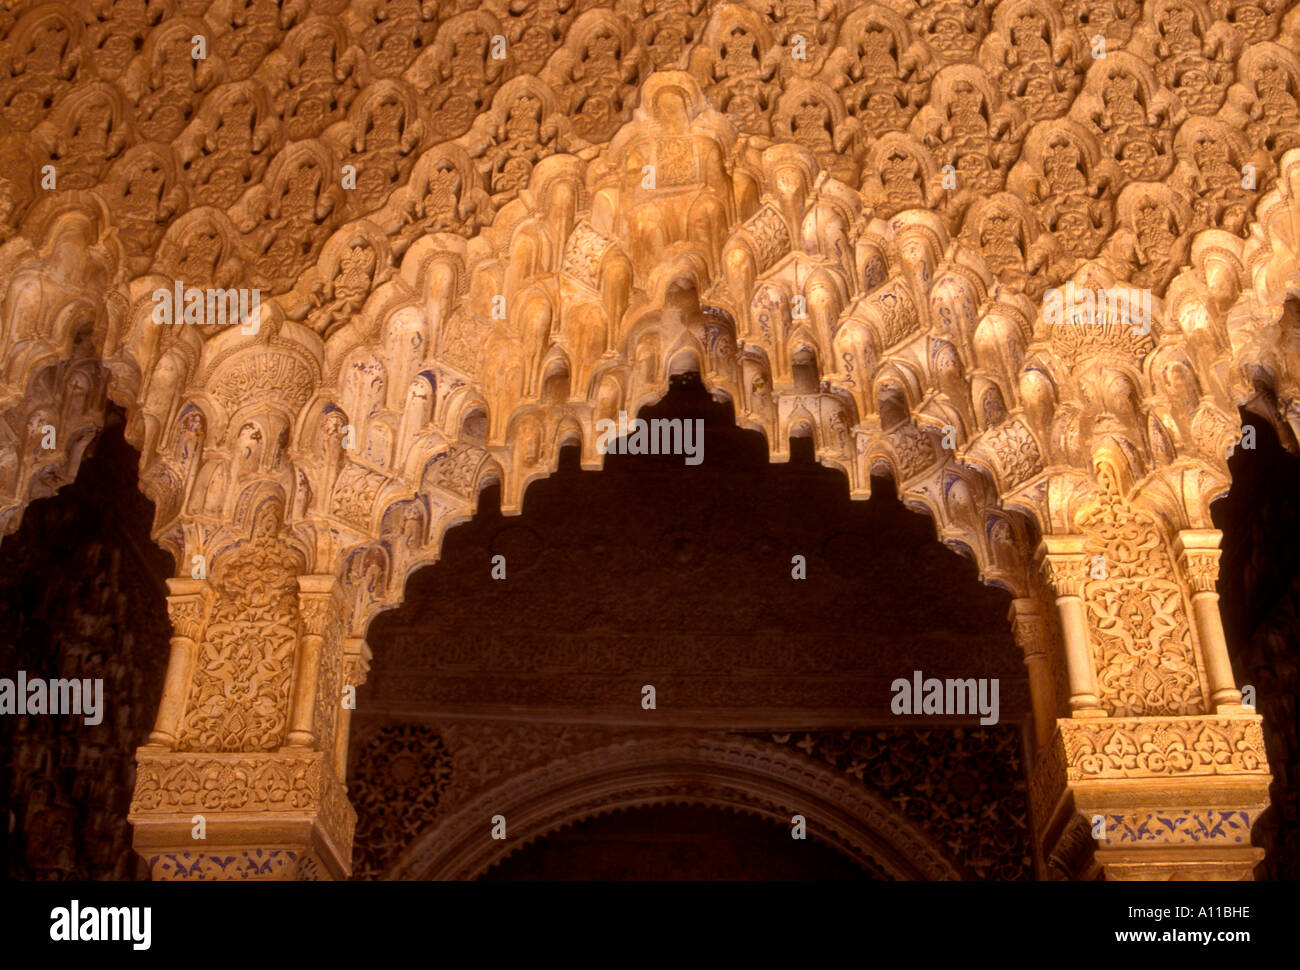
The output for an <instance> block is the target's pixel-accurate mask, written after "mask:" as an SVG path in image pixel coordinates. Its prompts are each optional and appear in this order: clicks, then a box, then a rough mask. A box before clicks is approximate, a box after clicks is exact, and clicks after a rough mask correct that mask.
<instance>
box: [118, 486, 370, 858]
mask: <svg viewBox="0 0 1300 970" xmlns="http://www.w3.org/2000/svg"><path fill="white" fill-rule="evenodd" d="M305 561H306V557H305V555H304V554H303V552H302V551H301V550H300V549H299V548H298V547H297V546H296V545H295V544H294V542H293V541H292V540H291V539H290V538H289V537H288V536H287V535H284V534H282V533H281V529H280V523H279V518H278V510H272V511H270V512H263V513H259V516H258V518H257V520H256V522H255V524H254V526H253V535H252V536H251V538H249V539H248V540H243V541H240V542H237V543H235V544H233V546H232V547H230V548H228V549H227V550H225V551H223V552H221V553H219V554H218V556H217V558H216V559H215V560H214V564H213V566H212V569H211V579H212V585H211V587H210V588H208V586H207V584H206V583H204V582H202V581H197V580H193V581H192V580H172V581H171V589H172V595H171V597H170V598H169V604H170V606H171V614H172V622H173V624H174V627H175V636H174V637H173V638H172V653H171V661H170V663H169V667H168V671H167V680H166V690H165V694H164V698H163V703H162V705H161V706H160V709H159V714H158V721H157V725H156V727H155V730H154V731H153V733H152V734H151V735H150V736H149V743H148V744H146V745H145V746H143V747H142V748H140V749H139V751H138V752H137V756H136V762H137V774H136V789H135V796H134V798H133V800H132V805H131V812H130V816H129V817H130V821H131V822H132V824H133V826H134V829H135V836H134V845H135V848H136V851H137V852H139V853H140V854H141V855H142V856H143V857H144V858H145V859H146V861H147V862H148V864H149V870H150V873H151V875H152V877H153V878H154V879H164V880H176V879H185V880H195V879H199V880H204V879H259V880H262V879H318V878H346V877H347V876H348V875H349V874H350V871H351V861H350V857H351V850H352V833H353V829H354V827H355V823H356V815H355V813H354V812H353V810H352V807H351V806H350V805H349V804H348V800H347V795H346V789H345V786H344V784H343V776H342V767H341V761H340V756H339V752H340V750H342V749H343V748H344V746H345V745H346V740H345V739H344V738H343V737H340V734H345V732H346V720H345V718H340V716H339V712H340V711H341V710H342V709H343V705H342V700H341V698H342V693H343V692H342V686H343V680H344V666H345V647H344V636H343V634H344V630H345V607H344V603H343V598H342V596H341V594H340V591H339V584H338V581H337V579H336V578H335V577H334V576H332V575H324V576H322V575H311V574H304V570H303V566H304V563H305ZM362 647H363V648H364V644H363V645H362ZM354 652H355V650H354Z"/></svg>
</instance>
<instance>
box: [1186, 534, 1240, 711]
mask: <svg viewBox="0 0 1300 970" xmlns="http://www.w3.org/2000/svg"><path fill="white" fill-rule="evenodd" d="M1222 538H1223V533H1222V532H1220V531H1219V530H1218V529H1184V530H1183V531H1181V532H1179V533H1178V537H1177V539H1176V540H1175V542H1174V550H1175V552H1177V554H1178V565H1179V567H1180V568H1181V569H1182V572H1183V578H1184V580H1185V581H1186V583H1187V586H1188V589H1189V591H1190V593H1191V600H1192V614H1193V617H1194V618H1195V622H1196V638H1197V640H1198V641H1199V643H1200V648H1201V659H1202V661H1203V662H1204V664H1205V676H1206V687H1207V688H1208V690H1209V693H1210V702H1211V704H1213V705H1214V709H1215V711H1216V712H1218V713H1220V714H1235V713H1240V712H1243V711H1246V710H1248V708H1246V707H1243V706H1242V703H1241V691H1239V690H1238V689H1237V683H1236V680H1235V679H1234V678H1233V675H1232V661H1231V660H1230V659H1229V658H1228V641H1227V638H1226V637H1224V635H1223V619H1222V617H1220V616H1219V593H1218V590H1217V588H1216V586H1217V583H1218V580H1219V541H1220V540H1221V539H1222Z"/></svg>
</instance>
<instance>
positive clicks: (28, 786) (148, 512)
mask: <svg viewBox="0 0 1300 970" xmlns="http://www.w3.org/2000/svg"><path fill="white" fill-rule="evenodd" d="M123 425H124V420H123V415H122V412H121V410H120V409H116V408H110V409H109V411H108V413H107V415H106V421H105V427H104V430H103V431H102V432H101V433H100V435H99V436H98V437H97V439H96V440H95V442H94V443H93V444H92V445H91V446H90V448H89V449H88V451H87V453H86V454H85V455H84V456H83V458H82V462H81V467H80V469H79V471H78V472H77V478H76V480H75V481H74V482H73V483H72V484H70V485H68V486H65V487H64V488H63V489H61V490H60V491H59V492H58V494H56V495H54V496H52V497H50V498H45V499H39V500H37V501H35V502H33V503H32V504H31V505H30V506H29V507H28V508H27V510H26V511H25V513H24V514H23V519H22V523H21V525H20V526H19V528H18V531H17V532H16V533H15V534H13V535H10V536H6V537H5V539H4V542H3V545H2V546H0V676H3V677H7V678H12V679H15V680H16V679H17V675H18V672H19V671H24V672H25V673H26V675H27V677H29V678H41V679H46V680H50V679H55V678H59V679H67V678H78V679H89V680H91V681H94V680H96V679H100V680H102V681H103V687H102V703H101V707H100V710H99V712H98V714H97V715H96V716H97V717H98V718H99V723H97V724H90V723H87V718H86V717H85V716H81V717H78V716H76V715H53V714H45V715H36V714H28V715H25V716H17V715H11V716H5V717H0V799H2V802H0V809H2V810H3V811H2V817H3V820H4V822H3V832H0V859H2V860H3V865H4V867H5V871H6V872H7V873H8V875H9V876H10V877H12V878H15V879H53V880H62V879H145V878H148V874H147V871H146V870H145V869H144V866H143V863H142V862H141V861H140V860H138V859H137V858H136V856H135V853H134V851H132V849H131V828H130V826H129V825H128V824H127V821H126V815H127V809H128V808H129V806H130V802H131V793H132V790H133V788H134V786H135V749H136V748H137V747H138V746H139V745H140V744H142V743H143V742H144V741H145V739H146V737H147V736H148V732H149V730H150V728H152V727H153V721H154V717H155V715H156V714H157V711H158V704H159V701H160V699H161V697H162V682H163V675H164V673H165V670H166V663H167V644H168V638H169V636H170V627H169V624H168V619H167V607H166V595H167V590H166V582H165V580H166V578H167V577H168V576H170V575H172V561H171V557H170V556H169V555H167V553H165V552H163V551H162V550H160V549H159V548H158V547H157V546H155V545H154V544H153V543H152V542H151V541H150V539H149V533H150V527H151V525H152V522H153V504H152V503H151V502H150V501H149V500H148V499H147V498H145V496H144V495H143V494H141V492H140V490H139V488H138V487H137V475H138V471H137V470H138V468H139V460H140V456H139V453H138V452H137V451H135V449H133V448H131V447H130V445H128V444H127V443H126V441H125V440H124V438H123V435H122V429H123ZM91 719H92V720H93V719H94V718H93V717H92V718H91Z"/></svg>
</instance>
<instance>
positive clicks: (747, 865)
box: [483, 805, 871, 882]
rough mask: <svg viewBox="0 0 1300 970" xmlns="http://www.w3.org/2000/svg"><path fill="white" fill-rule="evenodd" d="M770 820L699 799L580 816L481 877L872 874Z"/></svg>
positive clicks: (511, 879)
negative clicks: (585, 817) (698, 802)
mask: <svg viewBox="0 0 1300 970" xmlns="http://www.w3.org/2000/svg"><path fill="white" fill-rule="evenodd" d="M870 877H871V874H869V873H865V872H864V871H863V870H862V869H860V868H859V867H858V866H857V865H855V864H854V863H853V862H852V861H850V860H849V859H848V858H846V857H845V856H843V855H841V854H840V853H838V852H836V851H835V850H834V849H832V848H830V847H829V846H826V845H823V844H821V843H820V842H817V841H815V840H811V839H810V840H808V841H806V842H805V841H800V840H796V839H793V838H791V837H790V832H789V831H788V830H783V829H782V828H781V826H779V825H777V824H776V823H774V822H770V821H767V820H765V819H761V818H758V817H757V816H753V815H740V814H736V813H733V812H728V811H725V810H723V809H718V808H707V807H704V806H699V805H654V806H645V807H642V808H634V809H630V810H628V811H625V812H619V813H617V814H613V815H604V816H601V817H599V818H594V819H588V820H586V821H584V822H579V823H578V824H577V825H573V826H571V827H569V828H566V829H563V830H561V831H559V832H555V833H553V834H551V835H549V836H547V837H546V838H543V839H538V840H537V841H536V842H532V843H530V844H529V845H527V846H524V848H522V849H520V850H519V851H518V852H515V853H514V854H512V855H510V856H508V857H507V858H506V859H504V860H503V861H502V862H501V863H500V864H499V865H496V866H494V867H493V868H492V869H491V870H489V871H488V872H487V874H486V875H485V876H484V877H483V881H484V882H515V881H521V882H525V881H535V880H558V881H564V880H582V879H596V880H601V881H610V882H615V881H658V880H743V881H745V882H760V881H765V880H773V881H775V880H781V881H790V880H818V881H822V880H846V879H863V878H870Z"/></svg>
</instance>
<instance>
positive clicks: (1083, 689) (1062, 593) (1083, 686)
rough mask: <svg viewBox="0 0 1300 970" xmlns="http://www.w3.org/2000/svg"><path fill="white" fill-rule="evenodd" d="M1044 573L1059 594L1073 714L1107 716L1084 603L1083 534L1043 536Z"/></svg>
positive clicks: (1041, 555)
mask: <svg viewBox="0 0 1300 970" xmlns="http://www.w3.org/2000/svg"><path fill="white" fill-rule="evenodd" d="M1038 556H1039V558H1040V560H1041V562H1042V570H1043V576H1044V578H1045V579H1046V580H1047V583H1048V585H1049V586H1050V587H1051V589H1052V592H1053V593H1055V594H1056V609H1057V612H1058V614H1059V616H1060V621H1061V638H1062V640H1063V643H1062V644H1061V646H1062V651H1063V653H1064V656H1065V670H1066V676H1067V680H1068V683H1069V687H1070V698H1069V705H1070V713H1071V715H1072V716H1073V717H1104V716H1105V711H1103V710H1102V708H1101V704H1100V702H1099V700H1098V697H1097V672H1096V668H1095V666H1094V664H1093V659H1092V648H1091V646H1090V645H1089V642H1088V619H1087V614H1086V611H1085V609H1084V605H1083V586H1084V583H1085V582H1086V580H1087V578H1088V556H1087V554H1086V553H1085V552H1084V537H1083V536H1079V535H1058V536H1044V537H1043V541H1042V544H1041V545H1039V547H1038Z"/></svg>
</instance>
